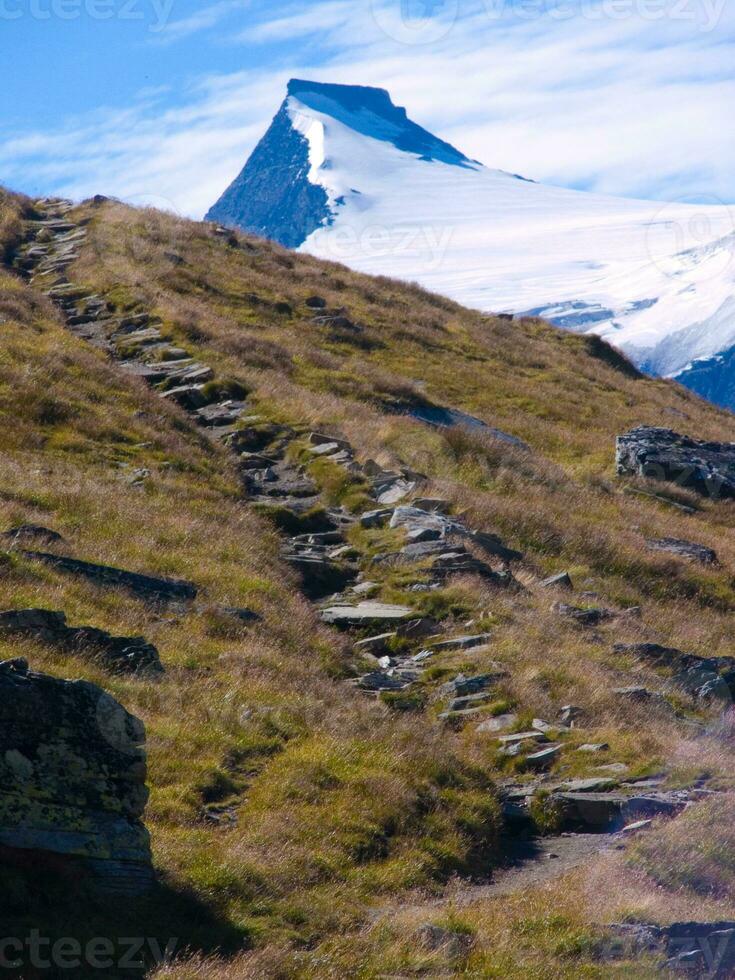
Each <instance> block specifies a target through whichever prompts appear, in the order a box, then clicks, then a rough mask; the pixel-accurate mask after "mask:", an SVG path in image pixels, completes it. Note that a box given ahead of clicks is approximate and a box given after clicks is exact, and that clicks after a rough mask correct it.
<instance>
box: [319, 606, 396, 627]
mask: <svg viewBox="0 0 735 980" xmlns="http://www.w3.org/2000/svg"><path fill="white" fill-rule="evenodd" d="M414 615H415V613H414V611H413V609H411V608H410V607H409V606H393V605H390V604H388V603H386V602H360V603H358V605H356V606H329V607H328V608H326V609H323V610H322V619H323V621H324V622H325V623H332V624H333V625H334V626H363V625H365V626H366V625H369V624H371V623H391V622H400V621H401V620H405V619H408V618H409V617H411V616H414Z"/></svg>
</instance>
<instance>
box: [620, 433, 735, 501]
mask: <svg viewBox="0 0 735 980" xmlns="http://www.w3.org/2000/svg"><path fill="white" fill-rule="evenodd" d="M615 462H616V466H617V471H618V474H619V475H620V476H643V477H647V478H648V479H650V480H665V481H669V482H671V483H676V484H678V485H679V486H680V487H687V488H689V489H691V490H695V491H696V492H697V493H701V494H703V495H706V496H709V497H712V498H713V499H718V498H726V499H733V498H735V443H731V442H700V441H698V440H696V439H691V438H689V436H682V435H679V434H678V433H677V432H674V431H672V430H671V429H658V428H655V427H653V426H645V425H644V426H639V427H638V428H637V429H632V430H631V431H630V432H627V433H625V435H622V436H618V439H617V450H616V455H615Z"/></svg>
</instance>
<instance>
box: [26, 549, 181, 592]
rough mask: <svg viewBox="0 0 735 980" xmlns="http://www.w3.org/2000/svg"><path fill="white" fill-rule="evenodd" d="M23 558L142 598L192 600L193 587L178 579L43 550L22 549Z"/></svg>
mask: <svg viewBox="0 0 735 980" xmlns="http://www.w3.org/2000/svg"><path fill="white" fill-rule="evenodd" d="M21 554H22V555H23V556H24V557H25V558H32V559H35V560H36V561H42V562H43V563H44V564H46V565H53V566H54V567H55V568H58V569H59V571H62V572H68V573H69V574H71V575H81V576H82V577H84V578H88V579H90V580H91V581H93V582H95V583H97V584H98V585H113V586H122V587H124V588H126V589H129V590H130V591H131V592H133V593H135V594H136V595H138V596H139V597H140V598H144V599H169V600H170V599H195V598H196V594H197V587H196V586H195V585H193V584H192V583H191V582H186V581H184V580H182V579H169V578H157V577H155V576H153V575H142V574H140V573H138V572H128V571H126V570H125V569H122V568H113V567H112V566H110V565H97V564H95V563H94V562H88V561H80V560H79V559H77V558H67V557H66V556H65V555H52V554H49V553H47V552H44V551H23V552H21Z"/></svg>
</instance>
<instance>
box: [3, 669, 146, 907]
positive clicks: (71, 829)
mask: <svg viewBox="0 0 735 980" xmlns="http://www.w3.org/2000/svg"><path fill="white" fill-rule="evenodd" d="M144 744H145V729H144V727H143V724H142V722H140V721H139V720H138V719H137V718H135V717H134V716H133V715H131V714H129V713H128V712H127V711H126V710H125V709H124V708H123V707H122V705H120V704H119V703H118V702H117V701H115V700H114V698H112V697H111V696H110V695H109V694H106V693H105V692H104V691H103V690H102V689H101V688H99V687H97V686H96V685H94V684H90V683H88V682H86V681H67V680H60V679H59V678H56V677H51V676H49V675H46V674H39V673H34V672H33V671H31V670H30V669H29V667H28V663H27V661H25V660H20V659H18V660H9V661H4V662H2V663H0V774H1V775H0V845H1V846H2V847H3V848H7V849H10V850H11V851H12V852H13V853H16V854H18V855H19V856H22V855H23V853H24V852H29V853H33V854H34V855H35V857H38V856H39V855H41V856H43V855H48V858H49V862H50V863H53V864H54V865H55V866H58V862H59V860H60V859H61V860H68V861H69V862H70V865H72V866H74V867H76V868H78V869H79V871H80V872H81V873H83V874H84V875H86V876H88V877H89V881H90V884H91V885H92V886H93V887H94V889H95V890H99V891H102V892H108V893H113V894H120V895H135V894H140V893H142V892H144V891H145V890H146V889H147V888H149V887H150V886H151V884H152V882H153V869H152V866H151V855H150V846H149V839H148V833H147V831H146V829H145V826H144V825H143V823H142V820H141V818H142V816H143V812H144V810H145V805H146V802H147V798H148V791H147V789H146V785H145V779H146V757H145V751H144V748H143V746H144Z"/></svg>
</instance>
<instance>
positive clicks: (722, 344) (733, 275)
mask: <svg viewBox="0 0 735 980" xmlns="http://www.w3.org/2000/svg"><path fill="white" fill-rule="evenodd" d="M307 197H308V198H309V204H308V206H306V207H296V206H294V205H293V203H292V202H293V201H295V200H301V199H306V198H307ZM290 202H291V203H290ZM274 216H276V217H274ZM208 217H209V218H210V219H212V220H218V221H223V222H225V223H229V224H234V225H237V226H239V227H243V228H245V229H246V230H250V231H256V232H258V233H259V234H263V235H266V236H267V237H271V238H275V239H276V240H279V241H281V242H283V243H284V244H288V245H290V246H291V247H298V248H300V250H302V251H305V252H309V253H311V254H314V255H317V256H319V257H322V258H328V259H334V260H336V261H340V262H344V263H345V264H347V265H349V266H352V267H353V268H356V269H358V270H360V271H362V272H368V273H373V274H382V275H391V276H395V277H398V278H401V279H407V280H414V281H417V282H419V283H421V285H423V286H425V287H427V288H429V289H431V290H434V291H435V292H438V293H443V294H444V295H447V296H450V297H452V298H453V299H456V300H458V301H459V302H462V303H464V304H465V305H468V306H471V307H475V308H478V309H481V310H486V311H495V312H501V311H509V312H516V313H519V312H529V313H531V312H532V313H534V314H538V315H544V316H546V317H548V318H549V319H551V320H553V321H554V322H556V323H558V324H559V325H561V326H563V327H566V328H568V329H571V330H576V331H594V332H595V333H598V334H600V335H601V336H603V337H605V338H606V339H607V340H609V341H610V342H611V343H614V344H615V345H616V346H618V347H620V348H622V349H623V350H625V351H626V352H627V353H628V354H629V355H630V356H631V357H632V358H633V359H634V360H635V361H636V362H637V363H638V364H640V365H643V366H644V367H645V368H646V369H647V370H649V371H651V372H653V373H661V374H666V375H672V376H673V375H679V374H682V372H686V371H688V369H690V367H691V366H692V362H694V361H696V360H697V359H700V358H712V357H713V356H714V355H716V354H718V353H719V352H721V351H723V350H725V349H728V348H731V347H733V346H734V345H735V208H733V209H730V208H728V207H725V206H720V207H714V206H713V207H705V206H699V205H677V204H673V205H665V204H662V203H660V202H645V201H633V200H624V199H617V198H612V197H603V196H601V195H595V194H588V193H583V192H578V191H571V190H567V189H563V188H558V187H551V186H545V185H542V184H537V183H534V182H532V181H528V180H524V179H523V178H521V177H518V176H515V175H513V174H508V173H505V172H503V171H500V170H491V169H489V168H487V167H485V166H483V165H482V164H479V163H477V162H475V161H472V160H469V159H468V158H467V157H466V156H464V154H462V153H461V152H460V151H458V150H456V149H454V148H453V147H451V146H450V145H449V144H447V143H445V142H443V141H441V140H439V139H437V138H436V137H434V136H432V134H430V133H428V132H427V131H426V130H424V129H422V128H421V127H419V126H417V125H416V124H415V123H413V122H411V121H410V120H409V119H408V118H407V116H406V114H405V111H404V110H403V109H399V108H397V107H396V106H394V105H393V103H392V102H391V100H390V97H389V95H388V93H387V92H384V91H382V90H380V89H372V88H363V87H359V86H341V85H323V84H319V83H312V82H303V81H293V82H291V83H290V85H289V92H288V96H287V99H286V101H285V102H284V104H283V106H282V107H281V110H280V112H279V114H278V115H277V116H276V119H275V120H274V124H273V126H272V127H271V129H270V130H269V131H268V133H267V134H266V136H265V137H264V139H263V140H262V141H261V143H260V144H259V146H258V148H257V149H256V150H255V151H254V153H253V156H252V157H251V159H250V161H248V164H247V166H246V167H245V169H244V171H243V172H242V174H241V175H240V176H239V177H238V178H237V180H236V181H235V183H234V184H233V185H232V187H231V188H230V189H229V190H228V191H227V192H226V193H225V195H223V198H222V199H221V200H220V201H219V202H218V203H217V205H215V207H214V208H213V209H212V210H211V211H210V213H209V215H208ZM723 363H724V362H723ZM682 377H683V378H684V379H685V375H684V374H682ZM710 387H711V382H710Z"/></svg>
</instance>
